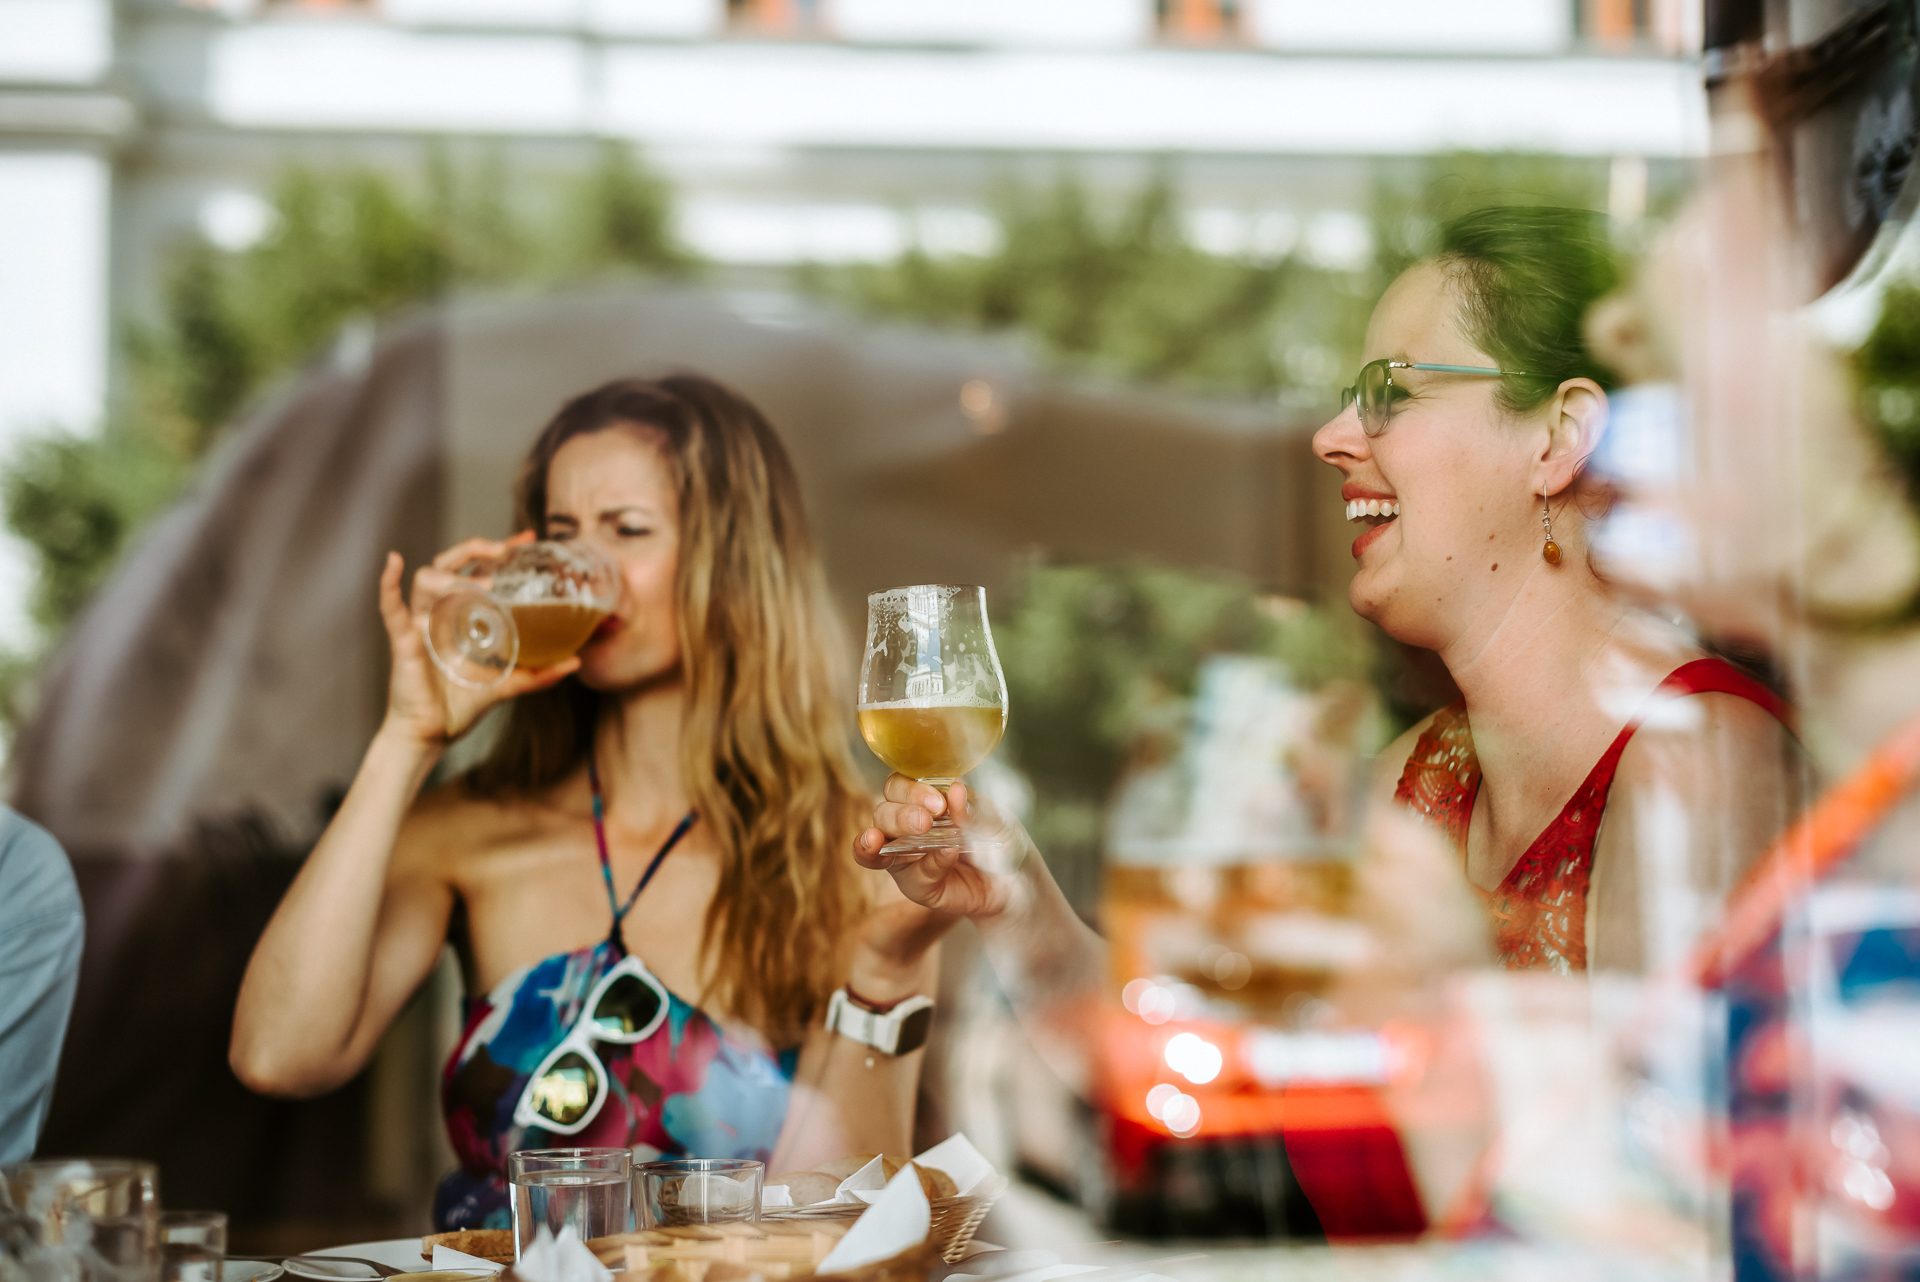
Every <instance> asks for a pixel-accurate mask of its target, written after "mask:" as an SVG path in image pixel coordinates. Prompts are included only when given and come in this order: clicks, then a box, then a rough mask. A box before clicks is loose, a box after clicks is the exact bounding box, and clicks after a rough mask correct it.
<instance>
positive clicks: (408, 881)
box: [230, 727, 453, 1096]
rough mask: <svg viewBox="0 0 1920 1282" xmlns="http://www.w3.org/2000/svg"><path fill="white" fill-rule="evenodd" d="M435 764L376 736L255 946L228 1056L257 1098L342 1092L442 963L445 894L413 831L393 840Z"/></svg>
mask: <svg viewBox="0 0 1920 1282" xmlns="http://www.w3.org/2000/svg"><path fill="white" fill-rule="evenodd" d="M439 755H440V754H439V752H438V751H437V750H434V749H432V748H430V747H429V746H428V745H425V744H422V743H420V742H419V741H418V740H417V739H413V738H410V737H409V736H406V735H404V734H400V733H395V732H393V731H392V730H391V728H384V727H383V728H382V730H381V732H380V733H379V734H378V735H376V736H375V737H374V741H373V745H372V747H370V748H369V749H368V750H367V755H366V757H365V759H364V760H362V762H361V763H360V772H359V774H358V775H356V776H355V778H354V781H353V787H352V788H351V789H349V790H348V792H347V797H346V800H345V802H343V803H342V805H341V807H340V810H339V813H338V814H336V815H335V816H334V819H333V822H332V823H331V824H329V825H327V831H326V833H325V835H323V836H322V837H321V839H320V843H319V844H318V845H317V846H315V847H314V850H313V853H312V854H310V855H309V856H307V861H306V864H305V866H304V867H302V868H301V870H300V874H299V876H297V877H296V878H294V882H293V885H292V887H290V888H289V889H288V891H287V895H286V898H285V899H283V900H282V901H281V902H280V907H279V908H278V909H277V910H276V911H275V912H274V915H273V920H272V921H271V922H269V923H268V925H267V929H266V933H265V934H263V935H262V936H261V937H260V942H259V944H258V945H257V946H256V947H255V948H254V953H253V959H252V961H251V962H249V963H248V966H247V974H246V978H245V980H244V981H243V982H242V984H241V986H240V1003H239V1006H238V1008H237V1009H236V1010H235V1012H234V1020H233V1045H232V1049H231V1052H230V1058H231V1060H232V1063H233V1071H234V1072H235V1074H237V1075H238V1076H239V1078H240V1080H241V1081H243V1082H245V1083H246V1084H247V1085H248V1086H250V1087H251V1088H253V1089H254V1090H256V1091H261V1092H263V1093H266V1094H270V1095H295V1096H304V1095H317V1094H320V1093H321V1092H323V1091H329V1090H332V1089H334V1088H335V1087H337V1086H339V1085H341V1084H342V1083H343V1082H345V1081H346V1080H347V1079H348V1078H350V1077H352V1076H353V1075H354V1074H355V1073H357V1072H359V1071H360V1069H361V1067H362V1066H363V1065H364V1064H365V1063H366V1062H367V1059H368V1058H369V1057H370V1056H371V1055H372V1054H373V1048H374V1046H375V1044H376V1043H377V1042H378V1041H379V1039H380V1036H381V1034H382V1033H384V1032H385V1031H386V1029H387V1026H388V1025H389V1024H390V1023H392V1021H393V1018H394V1016H395V1015H396V1014H398V1013H399V1011H400V1008H401V1007H402V1006H403V1005H405V1004H406V1001H407V998H408V997H410V996H411V995H412V993H413V991H414V989H416V988H418V987H419V986H420V984H421V982H422V981H423V980H425V979H426V977H427V975H428V974H429V973H430V972H431V971H432V970H433V967H434V965H435V963H436V962H437V961H438V960H439V956H440V946H441V943H442V942H443V941H444V940H445V938H446V930H447V918H448V915H449V914H450V913H451V911H452V907H453V897H452V892H451V890H450V889H449V888H448V886H447V884H446V883H445V882H444V881H443V880H441V879H440V878H438V877H437V876H435V875H434V872H433V867H432V860H431V859H430V858H429V857H428V852H427V849H426V847H427V845H428V842H427V840H426V839H425V835H424V834H423V833H421V831H420V826H421V825H420V824H419V823H417V822H416V823H415V824H413V825H410V827H411V828H412V832H411V833H409V834H408V836H409V837H410V838H411V840H403V838H402V831H403V821H404V819H405V816H406V814H407V812H408V810H409V808H410V807H411V806H412V804H413V800H414V797H415V795H416V794H417V793H418V791H419V789H420V785H421V784H422V783H423V782H424V781H425V779H426V777H427V775H428V773H429V772H430V771H431V770H432V769H433V766H434V764H435V762H436V761H437V760H438V759H439Z"/></svg>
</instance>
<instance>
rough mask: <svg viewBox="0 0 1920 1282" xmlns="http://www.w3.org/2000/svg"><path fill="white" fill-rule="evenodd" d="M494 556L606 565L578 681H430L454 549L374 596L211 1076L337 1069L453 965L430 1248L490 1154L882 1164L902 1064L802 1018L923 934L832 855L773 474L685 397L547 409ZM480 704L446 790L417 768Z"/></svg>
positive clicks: (905, 1118)
mask: <svg viewBox="0 0 1920 1282" xmlns="http://www.w3.org/2000/svg"><path fill="white" fill-rule="evenodd" d="M517 500H518V503H517V506H518V514H517V524H518V526H519V528H520V530H521V531H522V533H521V534H520V535H517V536H516V539H517V540H523V539H530V538H533V537H535V536H537V537H539V538H541V539H546V540H553V541H559V542H574V541H578V542H581V543H585V544H588V545H591V546H592V547H593V548H594V549H596V550H598V551H599V552H600V553H602V554H604V555H606V556H607V557H610V558H611V559H612V560H613V561H614V562H615V563H617V565H618V567H619V580H620V582H619V593H618V602H617V604H616V605H615V606H614V608H613V610H612V612H611V613H610V614H608V616H607V617H606V618H605V620H604V621H603V622H601V623H600V625H599V626H598V628H597V629H596V630H595V631H594V632H593V633H592V635H591V637H590V638H589V639H588V641H587V642H586V644H585V646H584V648H582V649H581V650H580V652H579V653H578V654H577V655H573V656H569V657H566V658H564V659H562V660H561V661H559V662H556V663H552V664H550V665H549V666H547V667H544V668H540V669H538V670H533V671H527V670H523V669H516V670H515V671H513V672H512V673H511V675H510V676H508V677H507V678H506V680H505V681H504V682H502V683H500V684H498V685H497V686H495V687H493V688H492V689H490V690H485V691H478V690H473V689H468V688H464V687H462V686H461V685H458V684H455V683H453V682H450V681H448V680H447V679H446V678H445V677H444V676H443V675H442V674H441V672H440V671H439V670H438V669H437V668H436V667H435V666H434V664H433V663H432V662H431V661H430V658H429V654H428V649H427V645H426V643H425V640H424V638H423V622H424V620H425V619H426V617H427V615H428V613H429V611H430V608H431V606H432V603H433V602H434V600H436V599H437V598H438V597H440V596H442V595H444V594H446V593H447V592H449V591H451V590H453V589H455V588H456V587H457V586H458V585H459V584H460V583H461V582H462V580H460V579H459V578H458V577H457V576H456V574H455V573H454V571H455V570H456V569H458V568H459V567H461V566H462V565H464V564H467V563H468V562H470V561H472V560H473V559H475V558H477V557H488V556H497V555H499V554H500V553H501V552H502V551H503V550H504V545H501V544H497V543H490V542H488V541H485V540H470V541H468V542H467V543H463V544H461V545H459V546H458V547H455V548H452V549H450V550H448V551H447V552H444V553H442V554H441V555H440V556H439V557H438V558H436V560H435V561H434V564H433V565H432V566H431V567H429V568H427V569H423V570H421V571H420V572H419V573H418V574H417V575H416V576H415V579H414V585H413V594H412V602H411V606H409V603H408V602H407V601H406V600H405V599H404V598H403V596H402V591H401V574H402V566H401V562H400V558H399V557H398V556H397V555H392V556H390V557H389V558H388V562H387V565H386V568H385V571H384V572H383V573H382V575H381V578H380V608H381V614H382V616H383V618H384V621H385V623H386V628H387V635H388V640H389V642H390V644H391V647H392V652H393V669H392V677H391V682H390V687H389V694H388V706H387V714H386V718H385V721H384V722H383V724H382V725H381V727H380V730H379V732H378V733H377V734H376V735H375V737H374V740H373V743H372V744H371V746H370V747H369V748H368V750H367V755H366V757H365V759H364V761H363V762H362V764H361V767H360V770H359V773H358V774H357V775H356V777H355V779H354V782H353V785H352V787H351V789H350V790H349V792H348V793H347V796H346V799H345V801H344V803H343V804H342V805H341V807H340V810H339V812H338V813H337V814H336V815H335V817H334V819H333V821H332V823H331V824H329V825H328V827H327V830H326V832H325V834H324V835H323V836H322V837H321V839H320V842H319V844H318V845H317V846H316V847H315V849H314V851H313V853H312V854H311V855H310V856H309V857H308V859H307V862H306V864H305V866H304V867H303V868H302V869H301V871H300V874H299V876H298V877H297V878H296V879H295V881H294V883H293V885H292V887H291V888H290V889H289V891H288V892H287V896H286V898H285V900H284V901H283V902H282V903H281V905H280V907H279V910H278V911H277V912H276V913H275V915H274V917H273V920H272V922H271V923H270V924H269V925H268V928H267V930H266V933H265V934H264V935H263V936H262V938H261V940H260V943H259V946H258V948H257V949H256V950H255V953H254V956H253V960H252V962H251V964H250V965H249V967H248V970H247V975H246V980H245V982H244V984H243V986H242V989H241V994H240V1003H239V1009H238V1011H237V1013H236V1016H235V1020H234V1033H233V1047H232V1060H233V1065H234V1069H235V1071H236V1072H237V1073H238V1074H239V1075H240V1077H241V1078H242V1080H244V1081H245V1082H246V1083H247V1084H248V1085H250V1086H252V1087H254V1088H255V1089H257V1090H261V1091H266V1092H269V1093H274V1094H283V1095H313V1094H318V1093H320V1092H322V1091H327V1090H331V1089H333V1088H335V1087H337V1086H339V1085H340V1084H342V1083H344V1082H345V1081H346V1080H347V1079H349V1078H350V1077H352V1076H353V1075H354V1074H355V1073H357V1072H359V1071H360V1069H361V1068H362V1067H364V1066H365V1064H366V1063H367V1060H368V1057H369V1056H370V1055H371V1054H372V1052H373V1049H374V1047H375V1046H376V1045H377V1044H378V1042H379V1040H380V1037H381V1035H382V1033H384V1032H385V1031H386V1029H387V1027H388V1026H389V1025H390V1024H391V1023H392V1022H393V1019H394V1017H395V1015H396V1014H397V1013H398V1012H399V1010H400V1008H401V1007H402V1006H403V1005H405V1003H406V1001H407V999H408V998H409V996H410V995H411V994H412V993H413V992H414V991H415V990H416V989H417V988H418V987H419V986H420V984H421V983H422V981H423V980H424V979H425V978H426V977H427V975H428V974H429V973H430V972H431V971H432V970H433V968H434V966H435V965H436V964H437V962H438V960H439V957H440V951H441V947H442V945H443V944H444V943H445V942H447V941H448V940H449V939H451V940H452V942H453V943H454V944H455V945H456V947H457V949H458V951H459V955H460V960H461V962H462V965H463V967H464V971H465V978H466V984H467V994H468V996H467V1019H466V1027H465V1032H464V1033H463V1035H462V1037H461V1039H460V1042H459V1045H458V1047H457V1048H456V1050H455V1051H454V1054H453V1057H452V1060H451V1061H450V1062H449V1064H448V1065H447V1069H446V1075H445V1083H444V1092H443V1103H444V1107H445V1110H446V1119H447V1125H448V1129H449V1133H450V1136H451V1139H452V1141H453V1147H454V1151H455V1152H456V1153H457V1154H458V1155H459V1157H460V1162H461V1169H460V1170H459V1171H457V1172H455V1173H454V1174H453V1175H451V1176H449V1177H448V1179H447V1180H446V1182H445V1183H443V1185H442V1187H441V1190H440V1196H439V1198H438V1199H437V1202H436V1206H435V1220H436V1222H437V1223H438V1224H439V1225H440V1226H441V1227H443V1228H464V1227H482V1226H491V1227H499V1226H503V1225H504V1224H505V1223H506V1217H507V1208H508V1202H507V1190H506V1186H505V1183H504V1179H503V1168H504V1164H505V1162H506V1157H507V1154H508V1153H510V1152H512V1151H514V1150H516V1149H523V1148H541V1147H549V1146H552V1145H556V1144H564V1145H594V1146H599V1145H610V1146H619V1147H631V1148H634V1149H635V1150H636V1152H637V1153H640V1154H642V1155H644V1154H645V1153H647V1152H649V1151H652V1152H658V1153H663V1154H667V1155H681V1154H685V1155H690V1156H695V1157H749V1158H758V1159H760V1160H763V1161H768V1162H769V1163H770V1169H771V1170H773V1171H781V1170H789V1169H795V1170H797V1169H804V1168H805V1167H808V1166H810V1165H812V1164H813V1163H815V1162H816V1161H820V1160H825V1159H828V1158H832V1157H836V1156H839V1155H841V1154H845V1153H850V1152H862V1151H865V1152H873V1151H881V1152H890V1153H904V1152H906V1151H908V1148H909V1143H910V1126H911V1119H912V1108H913V1097H914V1089H915V1084H916V1080H917V1076H918V1072H919V1058H920V1057H919V1055H918V1054H916V1053H903V1054H900V1055H897V1056H893V1055H887V1054H884V1053H876V1052H875V1051H874V1050H873V1048H871V1047H867V1046H860V1045H842V1044H840V1043H841V1042H842V1041H844V1040H845V1039H842V1038H840V1037H839V1035H838V1034H833V1033H829V1032H828V1031H827V1030H826V1028H825V1026H824V1024H823V1022H822V1016H823V1013H824V1012H825V1011H826V1009H827V1007H828V1005H829V1002H828V999H829V996H830V995H832V994H833V993H834V992H835V990H836V989H839V988H842V987H843V986H845V987H846V988H847V989H848V990H849V997H848V998H847V1000H851V1001H854V1002H856V1003H866V1004H869V1005H872V1006H875V1007H885V1006H888V1005H891V1004H892V1003H895V1002H897V1001H899V1000H901V999H903V998H905V997H907V996H909V995H912V994H916V993H927V992H930V991H931V985H932V983H933V978H934V968H935V965H936V952H935V950H934V945H935V943H936V941H937V940H938V938H939V935H940V934H941V933H942V931H943V930H944V927H945V924H946V923H948V922H950V921H951V920H953V919H952V918H951V917H950V916H941V915H938V914H934V913H931V912H929V911H928V910H926V909H923V908H920V907H918V906H916V905H913V904H910V903H908V902H906V901H905V900H904V899H902V898H901V896H900V895H899V893H898V892H897V891H895V890H894V889H893V888H892V887H891V886H890V885H889V884H887V882H886V879H885V878H878V877H876V878H874V879H872V880H869V875H868V874H863V873H861V872H859V871H858V870H856V869H854V868H853V867H851V866H850V865H848V864H847V863H846V862H845V859H844V857H843V856H841V855H840V853H839V852H840V851H843V850H844V849H845V848H846V845H847V843H849V842H851V841H852V840H853V837H854V834H855V833H857V832H858V831H859V828H860V826H861V815H862V813H863V811H864V810H865V809H866V808H867V806H868V805H869V804H870V802H869V800H868V799H867V798H866V797H864V796H863V795H862V793H861V790H860V787H859V785H858V784H857V782H856V777H855V774H854V770H853V767H852V764H851V761H850V759H849V755H848V743H849V740H850V735H849V727H848V725H847V717H848V710H849V708H850V705H851V700H850V699H849V698H848V697H847V696H846V694H845V693H843V687H844V684H845V682H844V679H843V678H844V674H846V673H847V672H848V670H849V664H848V662H847V659H846V656H845V655H844V654H843V653H842V652H841V650H840V649H839V647H838V646H837V644H836V643H835V642H836V638H835V637H834V628H833V626H832V623H831V620H830V616H829V607H828V605H827V602H826V599H825V592H824V580H823V575H822V572H821V568H820V564H819V560H818V557H817V555H816V553H815V551H814V547H813V543H812V538H811V535H810V533H809V530H808V524H807V519H806V514H805V512H804V511H803V510H802V506H801V501H800V493H799V487H798V484H797V482H796V480H795V477H794V473H793V468H792V465H791V463H790V462H789V460H788V457H787V454H786V451H785V449H784V448H783V447H782V445H781V444H780V441H779V439H778V437H777V436H776V435H775V434H774V432H773V430H772V428H771V427H769V426H768V424H767V422H766V420H765V419H764V418H762V417H761V415H760V414H759V412H758V411H757V410H756V409H755V408H754V407H753V406H752V405H750V404H749V403H747V402H746V401H745V400H744V399H742V398H741V397H740V396H739V395H737V394H736V393H733V392H731V391H729V390H728V389H726V388H724V387H722V386H720V385H719V384H716V383H713V382H711V381H709V380H706V379H702V378H697V377H688V376H682V377H674V378H668V379H664V380H661V381H658V382H639V381H623V382H616V383H612V384H609V385H607V386H605V387H601V388H599V389H597V390H595V391H591V392H588V393H586V394H585V395H582V396H580V397H577V398H575V399H574V400H572V401H570V402H569V403H568V404H567V405H565V406H564V407H563V408H562V409H561V410H560V412H559V413H558V414H557V415H556V416H555V417H554V419H553V421H552V422H551V423H549V424H548V425H547V427H546V429H545V430H544V431H543V432H542V433H541V434H540V436H539V439H538V440H537V441H536V442H535V443H534V446H533V449H532V451H531V452H530V453H529V455H528V457H527V459H526V462H525V464H524V465H523V467H522V469H521V474H520V481H519V485H518V492H517ZM502 701H509V702H510V706H509V708H508V710H507V712H506V718H505V722H504V725H503V727H502V729H501V731H500V733H499V736H498V738H497V740H496V741H495V743H494V744H493V746H492V747H491V749H490V750H489V751H488V753H487V755H486V756H485V758H484V759H483V760H482V761H481V762H480V764H479V765H478V766H477V767H475V768H474V769H472V770H471V771H469V772H467V774H466V775H465V776H464V777H461V778H458V779H455V780H452V781H450V782H448V783H446V784H443V785H442V786H440V787H437V788H435V789H433V790H431V791H429V792H427V793H426V794H425V795H424V796H422V795H420V794H421V789H422V787H423V785H424V784H425V781H426V780H427V778H428V776H429V775H430V774H431V773H432V771H433V770H434V768H435V766H436V765H437V764H438V763H439V761H440V760H441V758H442V755H443V754H444V753H445V751H446V749H447V746H448V745H449V744H450V743H451V742H452V741H453V740H455V739H457V738H458V737H459V736H460V735H462V734H463V733H465V732H466V731H467V730H468V729H469V728H470V727H471V726H472V725H473V724H474V722H475V720H476V719H477V718H478V717H479V716H480V715H481V714H482V713H483V712H485V711H486V710H487V709H488V708H489V707H491V706H493V705H494V704H497V703H500V702H502Z"/></svg>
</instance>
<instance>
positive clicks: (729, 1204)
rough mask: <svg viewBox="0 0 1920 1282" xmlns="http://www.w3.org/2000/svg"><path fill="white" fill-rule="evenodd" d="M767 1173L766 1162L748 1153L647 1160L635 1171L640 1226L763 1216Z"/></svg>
mask: <svg viewBox="0 0 1920 1282" xmlns="http://www.w3.org/2000/svg"><path fill="white" fill-rule="evenodd" d="M766 1178H767V1168H766V1167H765V1166H763V1165H762V1164H761V1163H759V1162H750V1161H747V1160H745V1159H744V1158H699V1157H688V1158H679V1159H675V1160H669V1161H661V1162H642V1163H641V1164H640V1165H639V1166H637V1167H635V1168H634V1176H633V1182H634V1204H635V1209H636V1210H637V1211H638V1212H639V1218H640V1227H641V1228H643V1229H659V1228H667V1227H669V1226H672V1225H677V1224H726V1223H729V1222H732V1221H738V1220H748V1221H751V1220H757V1219H759V1218H760V1190H761V1185H762V1184H764V1183H765V1181H766Z"/></svg>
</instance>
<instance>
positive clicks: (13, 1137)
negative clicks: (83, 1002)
mask: <svg viewBox="0 0 1920 1282" xmlns="http://www.w3.org/2000/svg"><path fill="white" fill-rule="evenodd" d="M84 933H85V931H84V922H83V919H82V916H81V908H80V892H79V890H78V889H77V888H76V887H75V885H74V881H73V870H72V869H71V868H70V867H68V865H67V855H66V852H65V851H63V850H61V849H60V843H59V842H57V841H55V840H54V839H53V837H52V836H51V835H50V834H49V833H48V832H47V831H46V830H45V829H43V828H41V827H39V826H38V825H37V824H33V823H30V822H28V821H27V820H26V819H23V818H21V817H20V815H18V814H16V813H15V812H14V811H13V810H11V809H8V808H6V807H0V1164H3V1163H7V1162H24V1161H25V1160H26V1159H27V1158H29V1157H32V1156H33V1149H34V1145H35V1143H37V1142H38V1140H39V1138H40V1127H41V1124H42V1123H44V1122H45V1121H46V1119H47V1105H48V1103H49V1102H50V1101H51V1100H52V1098H53V1073H54V1068H55V1066H57V1065H58V1064H59V1062H60V1044H61V1041H62V1039H63V1038H64V1037H65V1036H66V1031H67V1016H68V1014H69V1013H70V1012H71V1011H72V1009H73V990H74V986H75V984H76V983H77V982H78V980H79V977H80V945H81V938H82V936H83V934H84Z"/></svg>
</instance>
